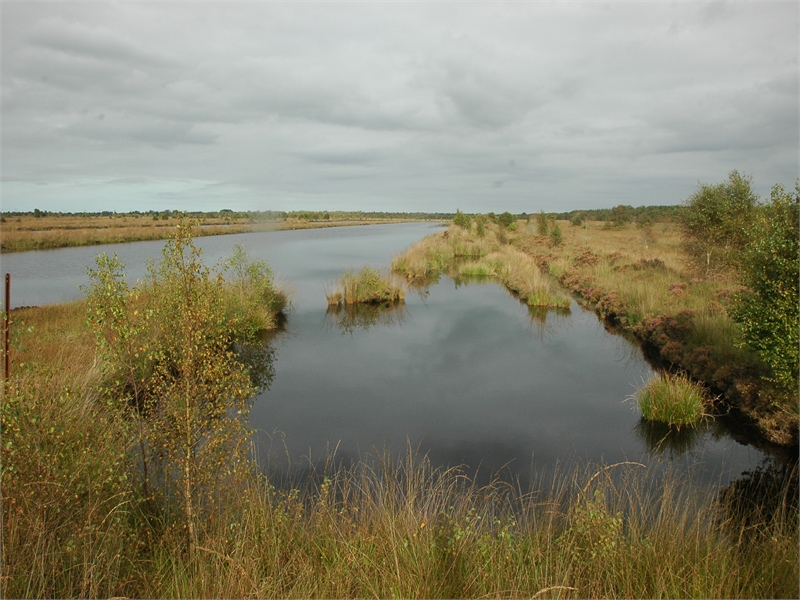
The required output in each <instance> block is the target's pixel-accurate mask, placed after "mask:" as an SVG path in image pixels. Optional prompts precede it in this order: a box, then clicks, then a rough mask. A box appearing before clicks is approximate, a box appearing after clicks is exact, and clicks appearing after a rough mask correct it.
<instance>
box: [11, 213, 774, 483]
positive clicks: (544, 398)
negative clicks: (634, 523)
mask: <svg viewBox="0 0 800 600" xmlns="http://www.w3.org/2000/svg"><path fill="white" fill-rule="evenodd" d="M435 227H436V226H435V225H431V224H427V223H410V224H401V225H375V226H369V227H347V228H332V229H318V230H300V231H280V232H268V233H254V234H242V235H231V236H217V237H205V238H198V239H197V240H196V242H197V245H198V246H200V247H201V248H202V249H203V255H204V258H205V261H206V264H208V265H213V264H215V263H216V262H217V261H219V260H220V259H221V258H224V257H226V256H229V255H230V253H231V250H232V248H233V245H234V244H235V243H240V244H244V245H245V246H246V247H247V249H248V251H249V252H250V254H251V256H253V257H258V258H264V259H266V260H268V261H269V263H270V265H271V266H272V268H273V270H274V271H275V274H276V278H277V280H278V282H280V283H282V284H283V285H285V286H286V287H287V288H289V289H290V290H291V291H292V293H293V296H292V309H291V311H290V312H289V315H288V320H287V323H286V326H285V331H282V332H281V333H279V334H277V335H276V336H274V337H273V338H272V339H271V340H270V341H269V344H271V346H272V350H274V352H270V353H268V354H267V356H268V357H270V359H271V360H272V363H271V365H269V367H270V370H271V372H272V374H273V377H272V382H271V385H270V386H269V388H268V389H267V390H265V391H263V392H262V393H261V394H259V396H258V397H257V398H255V400H254V404H253V408H252V411H251V424H252V426H253V427H255V428H256V429H257V430H258V435H257V441H258V452H259V456H260V459H261V460H262V461H263V462H264V464H265V465H268V468H269V469H270V470H272V471H277V472H285V471H286V469H287V468H288V467H287V456H288V457H289V459H288V462H290V463H291V464H293V465H294V467H293V468H294V469H295V470H297V469H302V468H303V465H306V466H307V465H311V464H315V463H317V460H318V459H324V458H325V455H326V453H328V452H330V451H331V450H333V449H334V448H335V449H336V457H337V459H339V460H342V461H345V462H346V461H349V460H356V459H358V458H359V457H364V456H365V455H366V454H367V453H372V454H374V453H375V452H376V451H377V452H384V451H386V450H388V451H391V452H392V453H393V454H395V455H398V454H401V453H403V452H404V451H405V449H406V448H407V446H408V445H409V444H410V445H411V447H413V448H414V449H417V450H418V451H419V452H420V454H427V455H428V456H429V457H430V459H431V461H432V462H433V463H434V464H435V465H442V466H445V465H459V464H464V465H467V466H468V469H467V470H468V471H469V472H475V470H476V469H478V473H479V475H480V476H481V478H482V479H483V478H484V477H488V476H489V475H490V474H491V473H492V472H494V471H500V472H501V473H503V474H505V475H507V476H510V477H519V478H520V479H521V480H522V481H523V483H524V482H526V481H527V480H528V477H529V474H530V473H531V470H532V469H535V470H536V472H538V473H541V472H546V471H548V470H552V469H554V468H555V466H556V465H557V464H561V465H565V464H567V465H568V464H570V463H572V462H574V461H603V462H605V463H607V464H608V463H613V462H617V461H623V460H635V461H643V462H649V461H653V460H657V459H666V460H669V461H671V462H672V463H673V464H675V465H677V466H678V467H679V469H681V470H691V471H692V472H693V473H694V474H695V476H696V477H698V478H699V479H701V480H705V481H710V482H720V483H723V484H724V483H727V482H728V481H729V480H730V479H731V478H733V477H736V476H738V475H739V474H740V473H742V472H743V471H745V470H750V469H753V468H754V467H756V466H757V465H758V464H759V463H760V462H761V460H762V458H763V456H762V454H761V453H760V452H758V451H757V450H755V449H753V448H752V447H749V446H744V445H741V444H739V443H737V442H736V441H734V440H733V439H731V438H730V437H729V436H727V435H726V434H725V432H724V430H723V429H722V428H721V427H720V426H719V425H712V426H710V427H709V428H708V429H706V430H703V431H701V432H699V433H697V432H689V433H684V435H683V436H682V437H681V438H679V439H675V437H674V436H672V437H670V436H667V437H666V439H665V435H666V432H663V431H658V430H654V429H653V428H651V427H648V426H647V425H646V424H644V423H642V422H640V418H639V416H638V413H637V412H636V410H635V408H634V405H633V404H632V403H631V402H630V401H628V400H627V398H628V397H629V396H630V395H631V394H632V393H633V391H634V389H635V386H636V385H638V384H641V382H642V381H644V380H645V379H647V378H648V377H649V376H650V375H651V374H652V369H651V368H650V367H649V365H648V364H647V363H646V362H645V360H644V359H643V357H642V355H641V352H640V351H639V349H638V348H637V347H636V346H635V345H633V344H631V343H630V342H629V341H627V340H626V339H624V338H623V337H621V336H618V335H614V334H611V333H608V332H607V331H605V330H604V328H603V326H602V324H601V323H600V322H599V321H598V319H597V318H596V316H595V315H594V314H593V313H591V312H588V311H585V310H583V309H581V308H580V307H579V306H578V305H577V304H575V303H573V305H572V308H571V310H570V311H568V312H567V313H563V312H562V313H554V312H550V313H545V314H542V313H531V312H530V311H529V309H528V308H527V307H526V306H525V305H523V304H521V303H520V302H519V301H518V300H516V299H515V298H514V297H512V296H511V295H509V294H508V293H507V292H506V291H504V289H503V288H501V287H500V286H499V285H496V284H493V283H487V284H477V283H472V284H469V285H463V284H461V285H460V284H457V283H456V282H454V281H452V280H450V279H448V278H446V277H443V278H442V280H441V281H440V282H439V283H437V284H434V285H432V286H430V287H429V288H428V289H427V290H426V291H425V292H424V293H416V292H414V291H411V290H410V291H409V293H408V294H407V297H406V304H405V306H404V307H403V308H401V309H399V310H395V311H391V312H388V313H387V312H383V313H376V312H369V311H367V312H360V313H357V314H353V313H350V314H345V313H340V314H338V315H337V314H333V313H330V312H329V311H327V304H326V301H325V290H326V288H330V287H332V286H333V284H334V281H335V279H336V278H337V277H338V275H339V274H340V273H341V270H342V269H343V268H359V267H361V266H362V265H364V264H365V263H369V264H370V265H371V266H373V267H377V268H382V267H386V268H388V266H389V265H390V262H391V258H392V256H394V255H395V254H397V253H399V252H400V251H402V250H403V249H405V248H406V247H407V246H409V245H410V244H412V243H413V242H414V241H416V240H418V239H421V238H422V237H424V236H425V235H427V234H429V233H431V232H432V231H434V230H435ZM162 247H163V242H160V241H156V242H137V243H132V244H118V245H109V246H102V247H100V248H97V247H93V248H69V249H61V250H52V251H39V252H27V253H20V254H10V255H4V256H3V257H2V265H1V266H2V270H3V271H4V272H6V271H8V272H11V273H12V277H13V295H12V307H13V306H24V305H38V304H45V303H51V302H61V301H65V300H70V299H74V298H78V297H81V296H82V292H81V291H80V289H79V286H81V285H86V284H87V283H88V278H87V276H86V267H87V266H88V265H92V264H93V261H94V256H95V255H96V254H97V253H98V252H99V251H105V252H108V253H112V252H116V253H117V254H118V255H119V256H120V258H121V259H122V260H123V262H125V263H126V265H127V273H128V276H129V280H130V281H131V282H134V281H135V280H136V279H138V278H141V277H143V276H144V273H145V265H146V261H147V259H148V257H155V258H157V257H158V256H159V253H160V250H161V248H162Z"/></svg>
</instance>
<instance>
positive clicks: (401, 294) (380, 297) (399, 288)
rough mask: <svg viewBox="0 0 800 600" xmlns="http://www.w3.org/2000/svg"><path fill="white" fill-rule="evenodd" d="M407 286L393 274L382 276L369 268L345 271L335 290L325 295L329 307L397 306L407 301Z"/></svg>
mask: <svg viewBox="0 0 800 600" xmlns="http://www.w3.org/2000/svg"><path fill="white" fill-rule="evenodd" d="M405 294H406V284H405V282H404V281H400V280H397V279H396V278H395V277H393V276H392V275H391V273H387V274H381V273H379V272H378V271H376V270H375V269H372V268H370V267H369V266H364V267H362V268H361V269H360V270H358V271H354V270H353V269H347V270H345V271H344V272H343V273H342V275H341V276H340V277H339V281H338V283H337V286H336V288H335V289H333V290H332V291H330V292H327V293H326V294H325V297H326V298H327V300H328V306H339V305H352V304H386V305H391V304H397V303H399V302H402V301H403V300H404V299H405Z"/></svg>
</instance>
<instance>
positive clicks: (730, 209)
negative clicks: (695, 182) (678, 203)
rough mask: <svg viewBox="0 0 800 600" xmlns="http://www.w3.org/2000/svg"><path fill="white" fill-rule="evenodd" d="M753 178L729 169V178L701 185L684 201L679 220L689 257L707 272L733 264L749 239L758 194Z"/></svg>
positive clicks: (700, 268)
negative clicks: (717, 182)
mask: <svg viewBox="0 0 800 600" xmlns="http://www.w3.org/2000/svg"><path fill="white" fill-rule="evenodd" d="M751 182H752V177H748V176H745V175H740V174H739V172H738V171H735V170H734V171H731V172H730V174H729V175H728V181H727V182H725V183H720V184H717V185H714V186H712V185H706V184H703V185H701V186H700V187H699V189H698V190H697V191H696V192H695V193H694V194H692V195H691V196H689V198H687V199H686V200H685V201H684V202H683V210H682V211H681V212H680V216H679V223H680V226H681V232H682V235H683V247H684V250H685V252H686V254H687V255H688V257H689V260H690V261H691V262H692V263H693V265H694V266H695V267H696V268H697V269H698V270H701V271H703V272H704V273H705V274H706V275H708V274H711V273H717V272H719V271H720V270H721V269H723V268H725V267H730V266H733V265H734V264H735V263H736V261H737V258H738V257H739V255H740V253H741V251H742V250H743V248H744V246H745V244H746V243H747V241H748V239H749V234H748V232H749V228H748V227H747V225H748V224H749V223H750V220H751V218H752V215H753V211H754V210H755V206H756V203H757V201H758V197H757V196H756V195H755V193H753V191H752V189H751V187H750V185H751Z"/></svg>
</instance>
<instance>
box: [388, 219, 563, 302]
mask: <svg viewBox="0 0 800 600" xmlns="http://www.w3.org/2000/svg"><path fill="white" fill-rule="evenodd" d="M500 232H501V230H500V229H499V228H498V227H497V226H488V227H487V228H486V232H485V236H484V237H478V236H477V234H474V233H471V232H469V231H467V230H465V229H464V228H462V227H456V226H453V227H450V228H449V229H447V230H446V231H444V232H441V233H436V234H433V235H430V236H428V237H426V238H425V239H423V240H421V241H419V242H417V243H416V244H414V245H412V246H411V247H410V248H408V250H406V251H405V252H403V253H402V254H400V255H399V256H397V257H395V259H394V260H393V261H392V269H393V271H395V272H396V273H399V274H401V275H403V276H405V277H406V278H407V279H408V280H409V281H410V282H412V283H419V284H425V283H427V282H430V281H433V280H435V278H436V277H437V276H438V275H439V274H440V273H442V272H445V273H447V274H448V275H450V276H451V277H453V278H456V279H457V278H481V277H486V278H490V277H491V278H494V279H496V280H497V281H499V282H500V283H502V284H503V285H505V286H506V287H507V288H508V289H509V290H511V291H512V292H514V293H515V294H516V295H517V296H518V297H519V298H520V299H521V300H522V301H523V302H525V303H527V304H528V306H543V307H553V308H569V306H570V304H571V301H570V299H569V298H568V297H566V296H565V295H564V294H560V293H558V292H557V291H556V290H555V287H554V286H553V282H552V280H551V278H550V277H549V276H548V275H547V274H544V273H542V271H541V269H540V268H539V267H538V266H537V265H536V263H535V262H534V261H533V260H532V259H531V258H530V257H529V256H527V255H526V254H525V253H523V252H521V251H520V250H517V249H515V248H514V247H512V246H507V245H505V244H504V243H502V242H501V241H500V240H501V239H502V238H503V236H498V234H499V233H500Z"/></svg>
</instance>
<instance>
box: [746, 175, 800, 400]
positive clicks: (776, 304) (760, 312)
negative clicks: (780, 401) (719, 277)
mask: <svg viewBox="0 0 800 600" xmlns="http://www.w3.org/2000/svg"><path fill="white" fill-rule="evenodd" d="M798 206H800V187H798V186H796V187H795V196H794V198H792V196H791V195H789V194H787V193H786V192H785V191H784V189H783V187H781V186H775V187H774V188H773V189H772V201H771V203H770V204H768V205H766V206H763V207H759V209H758V210H757V213H756V215H757V216H756V218H754V219H752V220H751V224H750V227H749V229H748V236H749V238H750V240H752V241H751V242H750V243H749V244H748V245H747V246H746V247H745V249H744V251H743V253H742V259H741V262H740V266H739V271H740V273H741V275H742V283H743V284H744V285H746V286H747V288H748V290H747V291H746V292H744V293H741V294H738V295H737V297H736V298H735V301H734V306H733V308H732V316H733V318H734V320H736V321H737V322H739V323H740V324H741V326H742V337H743V339H744V342H745V343H746V344H747V345H748V346H750V347H751V348H752V349H754V350H755V351H756V352H757V353H758V354H759V356H760V357H761V359H762V360H763V361H764V362H765V363H767V364H768V365H769V366H770V368H771V369H772V373H771V375H770V376H768V377H767V379H768V380H769V381H771V382H773V383H775V384H776V385H778V386H779V387H780V388H782V389H783V390H785V391H786V392H788V393H789V394H790V396H792V397H793V398H794V401H795V402H796V401H797V392H798V384H797V373H798V347H800V339H799V337H800V336H799V335H798V317H800V315H799V314H798V313H799V312H800V310H799V309H798V301H797V298H798V277H800V267H799V266H798V265H799V263H798V234H799V232H798V212H799V211H798Z"/></svg>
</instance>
